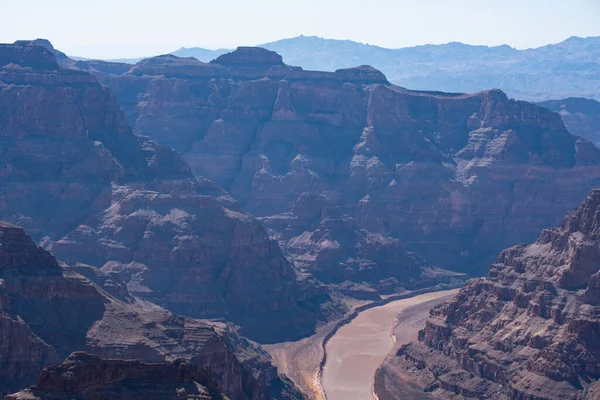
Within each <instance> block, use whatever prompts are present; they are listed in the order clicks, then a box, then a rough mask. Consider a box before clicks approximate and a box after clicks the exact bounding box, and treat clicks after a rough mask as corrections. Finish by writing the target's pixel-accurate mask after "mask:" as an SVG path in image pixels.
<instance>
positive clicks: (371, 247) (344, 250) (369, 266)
mask: <svg viewBox="0 0 600 400" xmlns="http://www.w3.org/2000/svg"><path fill="white" fill-rule="evenodd" d="M261 222H263V224H264V225H265V226H266V227H267V228H268V229H269V232H270V234H271V235H272V237H273V238H275V239H277V240H278V241H279V243H280V244H281V246H282V248H283V249H284V251H286V254H287V255H288V256H289V257H290V258H291V259H292V260H293V261H294V265H295V266H296V267H297V268H298V269H299V270H300V271H301V272H306V273H310V274H312V275H314V276H315V277H316V278H318V279H320V280H321V281H323V282H325V283H328V284H334V285H336V287H337V289H338V290H339V291H341V292H342V293H345V294H349V295H352V296H354V297H356V296H357V295H358V294H357V292H358V291H359V290H360V289H361V288H360V285H361V284H362V285H366V286H367V287H366V288H363V290H365V289H366V290H367V291H368V290H369V289H374V290H375V291H376V292H379V293H382V294H389V293H391V292H393V291H395V290H398V289H399V288H401V287H404V288H409V289H416V288H420V287H425V286H428V285H430V286H433V285H435V283H439V282H442V281H446V282H452V281H458V280H460V279H461V278H462V276H460V274H453V273H450V272H448V271H443V270H439V269H437V268H434V267H432V266H430V265H427V264H426V263H425V262H424V261H423V260H421V259H420V258H419V257H417V256H416V255H414V254H411V253H409V252H407V251H406V249H405V248H404V246H403V245H402V244H401V243H400V241H399V240H398V239H393V238H391V237H389V236H385V235H382V234H374V233H372V232H369V231H367V230H366V229H363V228H361V227H360V226H359V224H358V222H357V221H356V219H354V218H352V217H349V216H348V215H346V214H344V213H343V212H342V210H341V209H340V207H339V206H337V205H336V204H334V203H333V202H332V201H331V200H330V199H329V198H327V197H325V196H323V195H316V194H309V193H304V194H302V195H300V197H299V198H298V200H297V201H296V203H295V204H294V206H293V207H292V211H291V212H289V213H284V214H279V215H274V216H271V217H265V218H262V219H261Z"/></svg>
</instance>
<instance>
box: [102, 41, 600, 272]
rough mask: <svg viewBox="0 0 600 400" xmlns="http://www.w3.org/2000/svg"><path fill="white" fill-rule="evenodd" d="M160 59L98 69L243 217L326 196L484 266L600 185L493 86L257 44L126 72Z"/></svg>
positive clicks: (142, 125) (597, 169) (550, 119)
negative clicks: (309, 64)
mask: <svg viewBox="0 0 600 400" xmlns="http://www.w3.org/2000/svg"><path fill="white" fill-rule="evenodd" d="M163 59H164V57H163V58H154V59H150V60H146V61H143V62H140V63H139V64H138V66H136V67H133V70H132V71H131V72H127V73H124V74H98V79H100V80H101V81H102V82H104V83H105V84H106V85H108V86H109V87H111V88H112V89H113V91H114V92H115V94H116V96H117V100H118V101H119V103H120V104H121V106H122V107H123V109H124V110H125V113H126V115H127V118H128V120H129V121H130V123H131V124H132V126H133V129H134V131H135V132H136V133H138V134H143V135H147V136H150V137H152V138H154V139H155V140H157V141H158V142H159V143H161V144H166V145H169V146H172V147H174V148H175V149H177V150H179V151H181V152H182V153H183V156H184V158H185V159H186V161H187V162H188V163H189V165H190V166H191V168H192V170H193V171H194V172H195V173H197V174H199V175H202V176H206V177H208V178H209V179H212V180H214V181H215V182H216V183H218V184H220V185H222V186H224V187H225V189H227V190H229V192H230V193H231V194H232V196H233V197H234V198H235V199H237V200H238V201H240V206H241V207H242V209H243V210H245V211H248V212H251V213H253V214H255V215H258V216H261V217H271V216H274V215H278V214H282V213H289V212H291V210H292V208H293V206H294V204H295V202H296V200H297V199H298V198H299V197H300V196H301V195H302V194H303V193H305V192H306V193H311V194H315V195H325V196H327V197H328V198H329V199H331V201H332V202H333V203H334V204H335V205H337V206H339V207H340V208H341V210H342V212H343V213H344V214H346V215H347V216H349V217H352V218H354V219H355V220H356V221H357V224H358V225H359V226H360V227H361V228H364V229H367V230H368V231H369V232H372V233H373V234H380V235H383V236H386V237H391V238H393V239H398V240H401V241H402V242H403V243H404V244H405V246H406V247H407V249H408V250H409V251H411V252H414V253H416V254H419V255H421V256H422V257H424V258H425V259H426V261H427V263H429V264H432V265H436V266H437V267H440V268H450V269H456V270H462V271H467V272H471V273H475V274H483V273H484V271H485V268H487V265H489V263H491V262H492V261H493V259H494V257H495V256H496V255H497V254H498V252H499V251H500V250H502V249H503V248H506V247H509V246H512V245H515V244H517V243H521V242H524V241H531V240H533V239H535V237H536V235H537V234H538V232H539V231H540V229H543V228H544V227H547V226H554V225H556V224H558V223H559V222H560V218H562V216H563V215H564V214H565V213H566V212H567V211H568V210H570V209H572V208H573V207H574V206H576V205H577V204H579V203H580V202H581V200H582V199H583V198H584V197H585V195H586V194H587V193H588V192H589V190H591V188H593V187H594V186H596V185H597V184H598V181H599V179H600V152H599V151H598V150H597V149H596V148H595V147H594V146H593V145H592V144H591V143H590V142H588V141H586V140H584V139H580V138H578V137H575V136H573V135H571V134H570V133H569V132H568V131H567V130H566V129H565V127H564V125H563V123H562V121H561V119H560V116H559V115H557V114H555V113H553V112H550V111H548V110H547V109H545V108H542V107H539V106H536V105H532V104H530V103H526V102H520V101H514V100H512V99H509V98H508V97H507V96H506V95H505V94H504V93H502V92H501V91H499V90H489V91H485V92H481V93H476V94H451V93H441V92H419V91H410V90H406V89H403V88H400V87H397V86H394V85H391V84H389V83H388V82H387V80H386V79H385V76H383V74H381V72H379V71H377V70H374V69H373V68H370V67H358V68H350V69H346V70H338V71H336V72H319V71H305V70H302V69H299V68H293V67H290V66H288V65H285V64H283V60H281V59H280V58H279V57H277V56H275V55H273V54H272V53H271V52H267V51H265V50H262V49H254V50H251V49H239V50H237V51H234V52H232V53H230V54H227V55H223V56H221V57H219V58H217V59H216V60H214V61H212V62H211V63H208V64H204V63H201V62H199V61H197V60H189V59H178V58H176V57H174V56H168V60H169V62H168V65H165V66H163V67H160V68H159V67H158V65H157V68H156V69H153V70H144V71H143V72H141V73H139V74H138V73H133V71H134V70H136V68H140V69H143V66H144V65H146V64H148V63H155V64H160V63H161V62H163V61H161V60H163ZM176 65H177V67H175V66H176ZM177 68H180V69H182V70H185V71H186V75H185V78H183V77H177V76H176V75H175V74H173V73H171V71H173V70H175V69H177ZM248 71H250V72H248ZM515 226H519V229H514V227H515Z"/></svg>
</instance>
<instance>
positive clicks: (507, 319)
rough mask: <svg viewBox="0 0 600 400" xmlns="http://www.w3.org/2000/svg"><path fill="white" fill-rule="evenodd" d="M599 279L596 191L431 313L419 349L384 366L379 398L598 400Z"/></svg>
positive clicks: (599, 202) (405, 350) (599, 201)
mask: <svg viewBox="0 0 600 400" xmlns="http://www.w3.org/2000/svg"><path fill="white" fill-rule="evenodd" d="M599 277H600V190H594V191H592V193H591V194H590V195H589V197H588V198H587V199H586V200H585V201H584V203H583V204H582V205H581V206H580V207H579V208H577V209H576V210H575V211H573V212H572V213H571V214H570V215H569V216H567V217H566V218H565V220H564V221H563V223H562V225H561V227H560V228H555V229H547V230H544V231H542V233H541V235H540V237H539V239H538V240H537V241H536V242H535V243H533V244H530V245H519V246H516V247H512V248H510V249H507V250H505V251H503V252H502V253H501V254H500V256H499V257H498V260H497V261H496V263H494V264H493V265H492V267H491V268H490V272H489V274H488V275H487V277H486V278H481V279H475V280H472V281H471V282H469V283H468V284H467V285H466V286H465V287H464V288H463V289H461V291H460V292H459V294H458V295H457V296H456V297H455V298H454V299H452V300H450V301H448V302H446V303H443V304H441V305H439V306H437V307H435V308H434V309H433V310H431V312H430V316H429V318H428V319H427V322H426V325H425V329H424V330H422V331H420V332H419V342H418V343H411V344H409V345H406V346H404V347H402V348H401V349H400V350H399V351H398V353H397V355H396V356H395V357H392V358H391V359H388V360H387V361H386V363H385V364H384V366H383V367H382V368H380V370H379V372H378V374H377V384H376V387H377V393H378V395H379V398H380V399H392V398H397V397H395V396H396V395H397V393H399V391H402V393H403V394H406V395H407V396H408V397H407V398H415V399H417V398H418V399H422V398H441V399H444V398H448V399H450V398H452V399H456V398H466V397H470V398H493V399H502V398H506V399H509V398H510V399H535V400H557V399H590V400H591V399H597V398H598V397H597V396H598V393H600V392H599V390H600V383H598V379H599V378H600V334H599V332H600V290H599V289H598V288H599V287H600V286H599V284H598V283H599V282H600V279H599ZM409 381H410V382H411V383H409ZM409 394H410V396H409ZM411 396H412V397H411Z"/></svg>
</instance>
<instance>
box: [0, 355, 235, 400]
mask: <svg viewBox="0 0 600 400" xmlns="http://www.w3.org/2000/svg"><path fill="white" fill-rule="evenodd" d="M133 398H136V399H147V400H153V399H156V400H158V399H173V400H175V399H190V400H191V399H198V400H213V399H214V400H221V399H223V398H224V397H223V396H222V395H221V394H220V393H219V391H218V388H217V385H216V384H215V383H214V381H213V380H212V378H211V376H210V372H208V370H204V369H201V368H198V367H194V366H192V365H189V364H187V363H186V362H185V361H184V360H177V361H175V362H172V363H171V362H168V363H141V362H139V361H134V360H125V361H124V360H103V359H100V358H99V357H96V356H93V355H90V354H87V353H82V352H79V353H73V354H71V355H70V356H69V357H68V358H67V359H66V360H65V361H64V362H63V363H62V364H60V365H53V366H50V367H47V368H46V369H44V370H43V371H42V373H41V374H40V376H39V377H38V378H37V381H36V384H35V386H33V387H31V388H28V389H26V390H24V391H21V392H19V393H15V394H12V395H9V396H6V397H5V400H25V399H29V400H34V399H35V400H45V399H48V400H50V399H82V400H83V399H94V400H121V399H122V400H126V399H133Z"/></svg>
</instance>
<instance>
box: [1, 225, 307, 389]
mask: <svg viewBox="0 0 600 400" xmlns="http://www.w3.org/2000/svg"><path fill="white" fill-rule="evenodd" d="M124 298H125V299H124V300H120V299H117V298H115V297H113V296H111V295H110V294H108V293H106V292H104V291H103V290H102V289H100V288H99V287H98V286H96V285H94V284H93V283H92V282H90V281H89V280H87V279H86V278H84V277H83V276H81V275H79V274H77V273H75V272H73V271H71V270H70V269H69V268H67V267H65V266H64V265H60V264H59V263H58V262H57V261H56V259H55V258H54V257H53V256H52V255H51V254H50V253H48V252H47V251H45V250H43V249H41V248H39V247H37V246H35V244H34V243H33V242H32V240H31V238H29V237H28V236H27V235H26V234H25V232H24V231H23V230H22V229H21V228H19V227H17V226H14V225H11V224H8V223H5V222H0V324H1V325H0V327H1V328H2V329H1V330H0V334H1V339H2V340H1V341H0V394H6V393H8V392H13V391H16V390H19V389H21V388H23V387H24V386H26V385H29V384H31V383H33V380H34V378H35V377H36V375H38V373H39V372H40V371H41V370H42V368H43V367H45V366H48V365H50V364H57V363H60V361H61V360H63V359H64V358H65V357H67V356H68V355H69V354H71V353H72V352H74V351H87V352H89V353H92V354H96V355H98V356H99V357H102V358H110V359H127V360H137V361H131V362H121V363H119V362H113V361H110V362H108V361H100V360H99V359H96V358H93V357H92V358H90V357H83V359H82V358H81V357H75V358H74V359H68V360H67V361H66V363H65V364H63V365H62V366H59V367H52V368H50V369H48V370H46V372H44V373H42V374H41V375H40V376H39V378H38V383H37V385H36V387H37V389H39V390H40V391H42V392H43V391H45V390H50V391H52V392H53V393H54V392H57V391H59V392H60V393H61V395H62V396H63V397H64V396H66V397H67V398H72V397H69V394H70V393H72V392H73V391H78V392H79V391H80V390H84V391H85V390H87V389H86V388H88V389H89V388H92V386H93V387H95V388H97V389H98V390H100V391H104V390H106V391H110V390H111V389H110V388H111V387H114V385H116V383H115V381H114V379H121V378H123V377H124V376H125V375H127V374H129V375H127V376H128V378H127V379H128V381H127V382H130V379H133V381H134V382H133V383H132V384H134V383H135V381H136V379H138V378H139V379H141V381H140V382H139V384H140V385H142V386H140V388H139V390H145V389H144V387H143V384H144V382H146V380H147V379H150V375H148V373H150V372H148V369H150V370H151V371H154V372H152V374H154V375H152V376H155V377H156V376H157V374H163V373H164V375H163V377H164V379H165V380H164V381H161V380H160V379H152V380H154V384H155V385H158V384H160V383H161V382H163V383H165V385H166V384H170V383H169V382H171V381H170V379H171V378H169V376H171V377H175V376H179V377H180V378H181V379H183V378H185V376H190V377H192V378H193V377H194V376H196V375H194V374H196V372H194V371H197V368H200V369H202V370H207V371H208V372H209V373H210V375H209V376H210V377H211V380H212V381H214V384H215V385H217V386H218V389H219V391H220V392H222V393H223V394H225V395H226V396H228V397H229V398H231V399H271V398H277V399H279V398H289V399H297V398H300V397H301V396H300V394H299V393H298V392H297V390H296V389H295V388H294V387H293V385H291V383H289V381H287V380H286V379H285V378H281V377H280V376H279V375H278V373H277V370H276V369H275V368H274V367H273V366H272V365H271V364H270V358H269V356H268V355H267V354H266V353H265V352H264V351H263V350H262V349H261V348H260V347H259V346H258V345H256V344H254V343H252V342H249V341H248V340H246V339H243V338H241V337H239V336H238V335H237V332H236V331H235V329H232V328H230V327H228V326H227V325H226V324H223V323H221V324H217V325H209V324H208V323H205V322H202V321H199V320H194V319H190V318H185V317H180V316H176V315H173V314H171V313H170V312H168V311H166V310H165V309H163V308H161V307H158V306H156V305H154V304H152V303H149V302H147V301H143V300H140V299H137V298H135V297H133V296H131V295H129V294H126V296H124ZM178 359H184V360H186V362H187V364H189V365H190V366H189V367H187V366H185V363H184V364H182V363H181V362H175V361H176V360H178ZM140 361H141V362H150V363H167V362H168V363H171V362H175V363H174V364H172V365H171V364H168V365H165V364H163V365H158V366H154V367H148V366H144V365H143V364H141V363H140ZM65 369H66V370H67V371H65ZM63 371H64V373H63ZM103 371H104V372H103ZM127 371H130V372H131V373H129V372H127ZM132 371H133V372H132ZM136 371H137V372H136ZM144 371H146V372H144ZM168 371H171V372H168ZM177 371H180V372H181V374H179V372H177ZM186 371H187V372H186ZM183 372H185V374H184V373H183ZM187 373H190V374H191V375H186V374H187ZM136 374H137V375H136ZM169 374H171V375H169ZM59 375H60V376H62V378H60V376H59ZM134 378H135V379H134ZM142 378H143V379H142ZM123 379H125V378H123ZM186 379H187V378H186ZM186 379H184V380H185V381H186V382H187V380H186ZM90 380H91V381H90ZM171 383H173V384H175V382H171ZM179 383H182V382H179ZM183 383H185V382H183ZM188 383H189V382H188ZM200 383H202V384H204V383H203V382H200ZM207 384H208V385H209V386H208V387H209V388H210V387H211V386H210V385H211V384H212V383H210V382H208V383H207ZM111 385H112V386H111ZM92 389H93V388H92ZM165 389H166V387H165ZM32 390H33V389H32ZM94 390H95V389H94ZM34 393H37V392H35V390H34ZM36 395H37V394H36ZM80 395H82V396H83V397H82V398H87V397H85V396H87V394H81V393H80ZM89 395H90V396H91V394H89ZM42 398H45V397H44V396H42ZM59 398H60V397H59ZM102 398H104V397H102Z"/></svg>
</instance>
